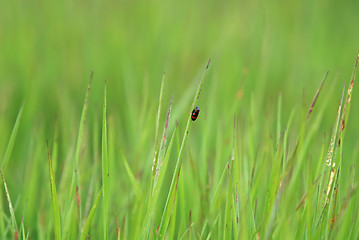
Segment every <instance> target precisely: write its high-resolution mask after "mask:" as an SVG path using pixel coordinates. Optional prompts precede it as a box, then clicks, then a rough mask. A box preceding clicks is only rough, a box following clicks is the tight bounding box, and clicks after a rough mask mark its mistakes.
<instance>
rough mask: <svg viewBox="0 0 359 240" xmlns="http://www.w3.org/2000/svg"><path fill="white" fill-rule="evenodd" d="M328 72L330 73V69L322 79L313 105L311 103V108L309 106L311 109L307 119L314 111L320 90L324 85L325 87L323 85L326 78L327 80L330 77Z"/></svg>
mask: <svg viewBox="0 0 359 240" xmlns="http://www.w3.org/2000/svg"><path fill="white" fill-rule="evenodd" d="M328 74H329V71H327V72H326V74H325V75H324V77H323V79H322V81H321V82H320V85H319V88H318V89H317V92H316V94H315V96H314V99H313V101H312V105H310V108H309V111H308V114H307V118H306V119H308V117H309V115H310V114H311V113H312V111H313V108H314V105H315V103H316V102H317V99H318V97H319V93H320V90H322V87H323V85H324V82H325V80H326V79H327V77H328Z"/></svg>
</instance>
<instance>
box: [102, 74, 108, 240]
mask: <svg viewBox="0 0 359 240" xmlns="http://www.w3.org/2000/svg"><path fill="white" fill-rule="evenodd" d="M106 108H107V107H106V80H105V90H104V100H103V118H102V119H103V121H102V184H103V214H104V215H103V231H104V239H105V240H106V239H108V201H109V199H108V198H109V169H108V157H107V118H106Z"/></svg>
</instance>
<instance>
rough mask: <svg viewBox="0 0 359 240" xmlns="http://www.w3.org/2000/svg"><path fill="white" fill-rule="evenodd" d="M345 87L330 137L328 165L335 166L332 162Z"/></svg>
mask: <svg viewBox="0 0 359 240" xmlns="http://www.w3.org/2000/svg"><path fill="white" fill-rule="evenodd" d="M344 89H345V84H344V87H343V90H342V97H341V99H340V104H339V107H338V113H337V118H336V121H335V124H334V127H333V132H332V137H331V138H330V145H329V150H328V154H327V159H326V162H325V163H326V164H327V166H332V167H334V166H333V165H334V162H333V163H332V160H333V155H334V150H335V143H336V139H337V135H338V125H339V118H340V113H341V109H342V105H343V96H344Z"/></svg>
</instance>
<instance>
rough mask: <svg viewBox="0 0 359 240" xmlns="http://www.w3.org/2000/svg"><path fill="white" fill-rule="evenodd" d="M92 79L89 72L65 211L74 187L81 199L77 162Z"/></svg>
mask: <svg viewBox="0 0 359 240" xmlns="http://www.w3.org/2000/svg"><path fill="white" fill-rule="evenodd" d="M92 78H93V71H91V76H90V80H89V83H88V85H87V91H86V95H85V100H84V105H83V108H82V113H81V119H80V125H79V132H78V135H77V144H76V151H75V161H74V162H75V166H74V167H75V169H74V172H73V176H72V178H73V180H72V181H71V187H70V194H69V199H68V201H67V205H66V206H67V209H69V208H70V207H71V204H72V203H71V202H72V200H73V199H74V197H76V186H77V188H78V190H77V191H78V196H80V197H81V188H80V172H79V161H80V153H81V146H82V141H83V132H84V128H85V122H86V114H87V108H88V99H89V95H90V90H91V84H92ZM78 212H79V216H78V219H79V224H78V226H79V230H80V232H81V226H82V217H81V206H80V207H79V208H78Z"/></svg>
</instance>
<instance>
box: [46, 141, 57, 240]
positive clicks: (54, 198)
mask: <svg viewBox="0 0 359 240" xmlns="http://www.w3.org/2000/svg"><path fill="white" fill-rule="evenodd" d="M46 145H47V156H48V159H49V172H50V187H51V205H52V213H53V218H54V229H55V239H57V240H61V220H60V210H59V203H58V201H57V193H56V184H55V176H54V172H53V169H52V162H51V155H50V149H49V141H48V140H46Z"/></svg>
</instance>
